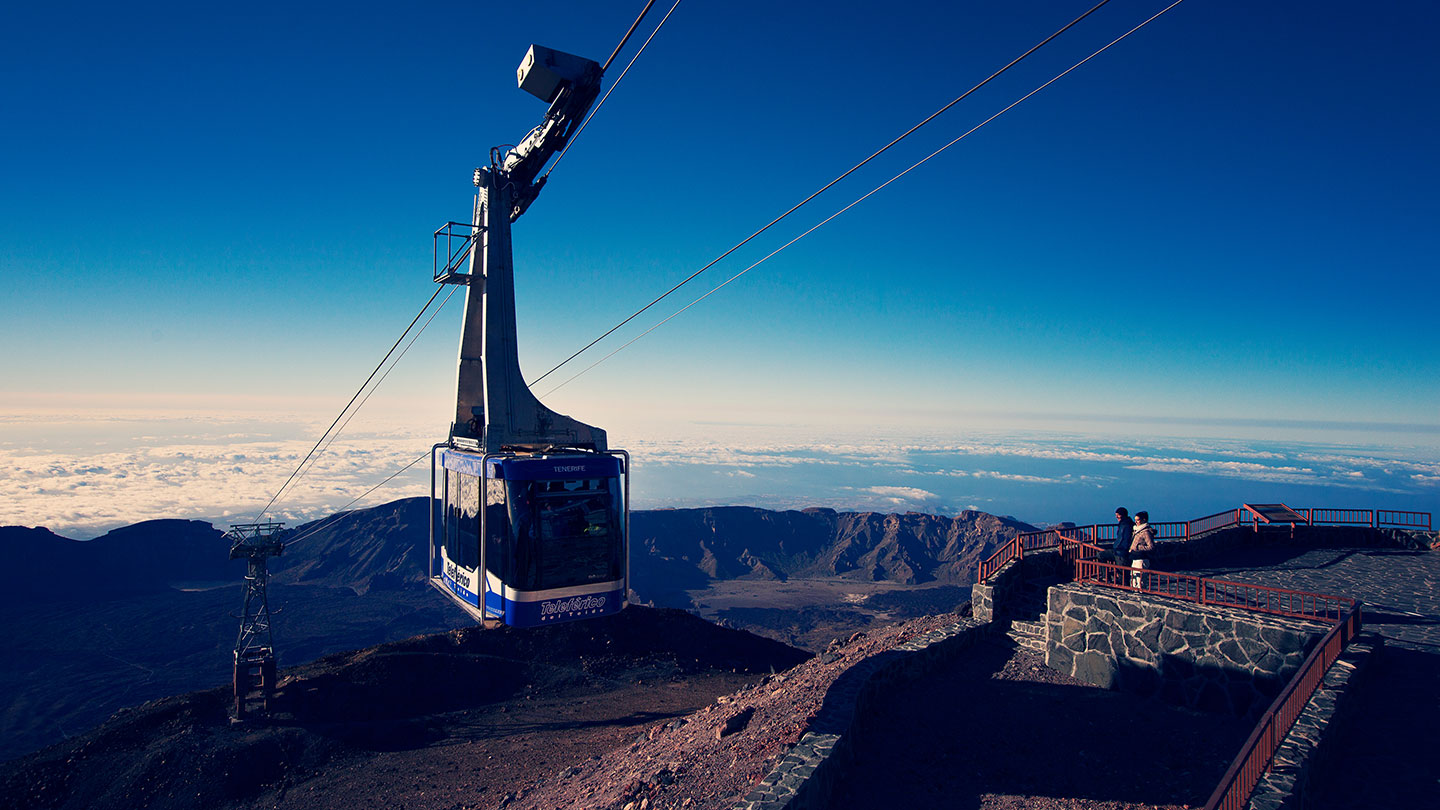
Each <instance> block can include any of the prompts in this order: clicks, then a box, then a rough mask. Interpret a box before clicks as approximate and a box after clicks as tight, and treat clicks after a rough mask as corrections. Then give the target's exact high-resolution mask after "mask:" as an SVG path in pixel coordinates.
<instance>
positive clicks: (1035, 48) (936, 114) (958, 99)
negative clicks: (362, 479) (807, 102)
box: [529, 0, 1110, 390]
mask: <svg viewBox="0 0 1440 810" xmlns="http://www.w3.org/2000/svg"><path fill="white" fill-rule="evenodd" d="M1109 2H1110V0H1100V2H1099V3H1096V4H1095V5H1094V6H1093V7H1091V8H1090V10H1089V11H1086V12H1085V13H1084V14H1081V15H1080V16H1079V17H1076V18H1075V19H1073V20H1071V21H1070V22H1069V23H1067V24H1066V25H1065V26H1064V27H1063V28H1061V29H1060V30H1058V31H1056V32H1055V33H1053V34H1051V35H1050V36H1048V37H1046V38H1045V39H1043V40H1041V41H1040V42H1038V43H1037V44H1035V45H1034V46H1032V47H1031V48H1030V49H1029V50H1028V51H1026V52H1024V53H1022V54H1020V55H1019V56H1017V57H1015V58H1014V59H1012V60H1010V62H1009V64H1007V65H1005V66H1004V67H1002V68H1000V69H999V70H997V71H995V72H994V73H991V74H990V75H989V76H987V77H985V79H984V80H983V81H981V82H980V83H979V84H977V85H975V86H974V87H972V88H970V89H969V90H966V91H965V92H964V93H961V94H960V95H959V96H957V97H956V98H955V99H954V100H953V101H951V102H950V103H949V104H946V105H945V106H944V107H941V108H940V109H938V110H936V111H935V112H933V113H931V114H930V115H929V116H927V117H926V118H925V120H923V121H921V122H920V123H918V124H916V125H915V126H913V127H911V128H909V129H907V130H905V132H904V133H902V134H901V135H900V136H899V137H897V138H895V140H893V141H891V142H889V143H887V144H885V145H884V146H882V147H880V148H879V149H877V150H876V151H875V153H874V154H872V155H870V157H867V158H865V159H864V160H862V161H860V162H859V163H856V164H855V165H854V166H851V167H850V168H849V169H848V170H847V171H846V172H845V173H844V174H842V175H840V176H839V177H837V178H835V179H834V180H831V181H830V182H828V183H826V184H825V185H823V186H821V187H820V189H819V190H818V191H816V192H815V193H814V194H811V195H810V196H808V197H806V198H805V199H803V200H801V201H800V202H798V203H796V204H795V205H794V206H792V207H791V208H790V210H788V211H786V212H785V213H783V214H781V215H780V216H778V217H776V218H774V219H772V220H770V222H769V224H767V225H766V226H765V227H763V228H761V229H760V230H758V231H756V232H754V233H752V234H750V235H749V236H747V237H745V239H744V240H743V241H741V242H739V243H738V244H736V245H735V246H734V247H732V248H730V249H729V250H727V251H725V252H724V253H722V254H720V255H719V256H716V257H715V258H714V259H712V260H711V261H710V262H709V263H708V264H706V265H705V266H704V267H701V268H700V269H699V270H696V271H695V272H693V273H691V274H690V275H688V276H686V277H685V279H684V280H682V281H681V282H680V283H679V284H676V285H675V286H674V287H671V288H670V289H668V290H666V291H665V292H663V293H661V294H660V295H659V296H658V297H657V298H655V300H653V301H651V302H650V303H648V304H646V305H645V306H643V307H641V308H640V309H638V310H636V311H635V312H634V313H633V314H632V315H630V317H628V318H626V319H625V320H623V321H621V322H620V323H617V324H615V325H614V326H612V327H610V329H609V330H607V331H606V332H605V334H603V335H601V336H599V337H597V338H595V339H594V340H592V341H590V342H589V343H587V344H585V345H584V346H582V347H580V350H579V351H577V352H575V353H574V354H572V355H570V356H569V357H567V358H565V359H564V360H561V361H560V362H559V363H557V364H556V365H555V367H554V368H552V369H550V370H549V371H547V372H545V373H544V374H541V375H540V376H539V377H536V378H535V379H533V380H531V381H530V383H529V384H530V385H534V384H535V383H538V382H540V381H541V380H543V379H545V378H546V377H549V376H550V375H551V374H554V373H555V372H556V371H558V370H560V367H561V366H564V365H565V364H567V363H569V362H570V361H571V360H574V359H575V358H577V357H579V356H580V355H582V354H584V353H585V352H586V351H588V350H589V349H590V348H591V347H592V346H594V345H595V344H596V343H599V342H600V341H602V340H604V339H605V338H607V337H610V336H611V335H613V334H615V332H617V331H618V330H619V329H620V328H621V327H623V326H625V325H626V324H628V323H630V322H631V321H633V320H635V319H636V318H638V317H640V315H642V314H644V312H645V311H646V310H648V309H650V308H651V307H653V306H655V305H656V304H658V303H660V302H661V301H663V300H665V299H666V298H667V297H669V296H670V294H671V293H673V292H675V291H676V290H678V289H680V288H681V287H684V286H685V285H686V284H689V283H690V282H691V281H693V280H694V279H695V278H696V277H697V276H699V275H700V274H701V273H703V272H705V271H706V270H709V269H710V268H711V267H714V266H715V265H717V264H719V263H720V262H721V261H723V260H724V259H725V258H726V257H727V256H729V255H730V254H732V253H734V252H735V251H737V250H739V249H740V248H742V247H744V246H745V245H747V244H749V243H750V242H751V240H753V239H755V237H757V236H759V235H760V234H762V233H765V232H766V231H768V230H770V228H771V227H772V226H774V225H776V224H778V223H779V222H780V220H782V219H785V218H786V217H788V216H790V215H791V214H793V213H795V212H796V211H798V210H800V209H801V208H803V207H804V206H805V205H806V204H807V203H809V202H810V201H811V200H813V199H815V198H816V197H819V196H820V195H821V194H824V193H825V192H826V191H829V190H830V188H831V187H833V186H834V185H835V184H836V183H839V182H840V181H841V180H844V179H845V178H847V177H849V176H850V175H852V174H854V173H855V172H857V171H859V170H860V168H861V167H863V166H865V164H867V163H869V162H870V161H872V160H874V159H875V158H877V157H880V155H882V154H884V153H885V152H887V151H889V150H890V148H891V147H893V146H895V145H896V144H898V143H900V142H901V141H903V140H905V139H906V138H908V137H910V136H911V135H912V134H914V133H915V131H916V130H918V129H920V128H921V127H923V126H925V125H926V124H928V123H930V122H931V121H933V120H935V119H936V118H938V117H940V116H941V115H942V114H944V113H945V111H946V110H949V109H950V108H951V107H954V106H955V105H956V104H959V103H960V102H961V101H963V100H965V98H966V97H968V96H970V95H971V94H973V93H974V92H975V91H977V90H979V89H980V88H982V87H984V86H985V85H987V84H989V83H990V82H991V81H993V80H994V79H995V78H997V77H998V76H1000V74H1002V73H1004V72H1005V71H1007V70H1009V69H1010V68H1012V67H1015V66H1016V65H1018V64H1019V63H1020V62H1021V61H1023V60H1024V59H1025V58H1026V57H1028V56H1030V55H1031V54H1033V53H1035V52H1036V51H1038V50H1040V49H1041V48H1043V47H1045V46H1046V45H1048V44H1049V43H1050V42H1051V41H1052V40H1054V39H1055V38H1056V37H1058V36H1060V35H1061V34H1063V33H1065V32H1066V31H1068V30H1070V29H1071V28H1073V27H1075V26H1076V25H1077V24H1079V23H1080V21H1081V20H1084V19H1085V18H1086V17H1089V16H1090V15H1091V14H1094V13H1095V12H1096V11H1099V10H1100V8H1101V7H1103V6H1105V5H1106V4H1108V3H1109ZM676 5H679V0H677V2H676ZM671 11H674V9H673V8H672V9H671ZM666 16H667V17H668V16H669V15H668V14H667V15H666ZM662 23H663V21H662ZM656 30H659V29H658V28H657V29H656ZM652 36H653V35H652ZM647 43H648V40H647ZM636 56H639V54H636ZM626 69H627V70H628V69H629V68H628V67H627V68H626ZM621 75H622V76H623V75H624V74H621ZM616 84H619V82H618V81H617V82H616ZM612 89H613V88H612ZM575 134H577V135H578V134H580V133H579V132H578V131H577V132H576V133H575ZM572 143H573V141H572ZM560 154H561V155H562V156H563V155H564V152H561V153H560ZM558 162H559V158H556V163H558ZM552 168H553V164H552ZM567 382H568V381H567ZM552 390H553V389H552Z"/></svg>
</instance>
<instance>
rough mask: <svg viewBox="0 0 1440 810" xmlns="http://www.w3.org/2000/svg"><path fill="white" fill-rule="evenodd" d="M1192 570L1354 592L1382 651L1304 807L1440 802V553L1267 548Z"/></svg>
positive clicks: (1329, 809)
mask: <svg viewBox="0 0 1440 810" xmlns="http://www.w3.org/2000/svg"><path fill="white" fill-rule="evenodd" d="M1188 572H1189V573H1195V574H1200V575H1202V576H1212V577H1218V578H1221V579H1232V580H1236V581H1239V582H1252V583H1255V584H1259V585H1272V586H1276V587H1284V588H1293V589H1296V590H1306V591H1314V592H1317V593H1327V594H1334V595H1337V596H1350V597H1354V598H1356V599H1359V600H1361V601H1362V602H1363V603H1364V604H1363V606H1362V607H1361V621H1362V623H1363V624H1364V629H1365V631H1366V632H1371V633H1378V634H1379V635H1382V636H1384V637H1385V650H1384V652H1383V654H1382V655H1381V656H1379V659H1378V660H1377V661H1376V662H1375V666H1374V668H1373V669H1372V671H1371V672H1370V673H1369V677H1368V679H1367V680H1366V681H1365V683H1364V684H1363V685H1362V687H1361V690H1360V692H1358V693H1357V700H1356V703H1355V710H1356V711H1355V713H1354V715H1353V716H1352V719H1353V723H1352V725H1351V726H1350V727H1349V729H1348V730H1347V731H1346V732H1345V736H1344V745H1343V748H1342V750H1341V751H1340V752H1338V753H1339V755H1338V756H1337V757H1336V758H1334V759H1332V760H1331V761H1330V764H1329V765H1327V766H1326V768H1325V769H1324V776H1323V781H1322V782H1321V783H1320V784H1319V785H1318V787H1319V788H1320V791H1321V792H1320V795H1319V796H1318V798H1319V802H1318V803H1315V804H1311V805H1307V807H1312V808H1315V810H1340V809H1341V808H1347V810H1348V808H1365V807H1384V808H1395V807H1435V806H1437V802H1440V799H1437V797H1440V764H1437V760H1436V757H1435V743H1436V733H1437V730H1440V552H1434V551H1407V550H1403V549H1378V548H1325V549H1303V548H1295V547H1284V546H1271V547H1265V548H1258V549H1246V550H1240V551H1235V552H1230V553H1228V554H1226V555H1223V556H1221V557H1216V558H1212V559H1210V560H1207V561H1206V565H1205V566H1203V567H1196V568H1192V569H1189V571H1188Z"/></svg>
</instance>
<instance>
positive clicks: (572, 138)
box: [544, 0, 680, 178]
mask: <svg viewBox="0 0 1440 810" xmlns="http://www.w3.org/2000/svg"><path fill="white" fill-rule="evenodd" d="M653 5H655V0H650V2H649V3H648V4H646V6H645V10H644V11H641V12H640V17H641V18H643V17H644V16H645V13H646V12H648V11H649V10H650V6H653ZM679 7H680V0H675V5H673V6H671V7H670V10H669V11H667V12H665V16H664V17H661V18H660V24H659V25H657V26H655V30H654V31H651V32H650V36H648V37H646V38H645V41H644V42H642V43H641V44H640V50H638V51H636V52H635V55H634V56H632V57H630V63H629V64H627V65H626V66H625V69H624V70H622V71H620V76H619V77H618V78H616V79H615V81H614V83H612V84H611V85H610V89H608V90H606V91H605V95H603V96H601V97H600V101H599V103H597V104H596V105H595V107H594V108H593V109H591V110H590V114H589V115H587V116H585V120H584V121H581V122H580V127H579V129H576V130H575V134H574V135H571V136H570V140H569V142H567V143H566V144H565V148H564V149H561V150H560V154H558V155H556V156H555V160H554V161H552V162H551V163H550V168H548V169H546V170H545V175H544V177H545V178H549V177H550V172H553V171H555V167H556V166H559V165H560V161H562V160H564V159H565V153H566V152H569V151H570V147H571V146H574V145H575V140H576V139H577V138H579V137H580V133H582V132H584V131H585V127H586V126H588V125H589V124H590V120H591V119H593V118H594V117H595V113H598V112H600V108H601V107H604V106H605V99H607V98H610V94H611V93H613V92H615V88H617V87H619V86H620V82H622V81H624V80H625V74H626V73H629V72H630V68H631V67H632V66H634V64H635V60H637V59H639V58H640V54H642V53H644V52H645V48H646V47H647V46H649V45H650V40H652V39H654V38H655V35H656V34H658V33H660V29H661V28H664V27H665V21H666V20H668V19H670V15H671V14H674V13H675V9H677V8H679ZM639 24H640V19H639V18H637V19H636V20H635V25H632V26H630V30H629V31H628V32H626V34H625V38H624V39H622V40H620V44H619V45H617V46H616V47H615V53H612V54H610V58H609V59H607V60H605V67H603V68H600V72H601V73H604V72H605V68H608V67H610V63H611V62H613V61H614V60H615V57H616V56H617V55H618V54H619V53H620V49H621V48H623V47H625V40H627V39H629V38H630V34H631V33H634V31H635V26H637V25H639Z"/></svg>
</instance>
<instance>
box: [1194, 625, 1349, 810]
mask: <svg viewBox="0 0 1440 810" xmlns="http://www.w3.org/2000/svg"><path fill="white" fill-rule="evenodd" d="M1359 632H1360V606H1359V605H1358V604H1357V605H1353V606H1352V607H1351V608H1350V610H1349V611H1348V612H1347V613H1346V614H1345V615H1344V616H1343V617H1341V619H1340V620H1339V621H1338V622H1337V623H1336V624H1335V626H1334V627H1332V628H1331V629H1330V632H1329V633H1327V634H1326V635H1325V637H1324V638H1323V639H1321V640H1320V643H1319V644H1317V645H1315V649H1314V650H1312V651H1311V652H1310V655H1309V656H1308V657H1307V658H1306V659H1305V663H1303V664H1301V665H1300V669H1299V671H1298V672H1296V673H1295V677H1293V678H1291V679H1290V683H1288V684H1286V686H1285V689H1284V690H1282V691H1281V692H1280V694H1279V695H1278V696H1277V697H1276V698H1275V701H1274V702H1273V703H1271V704H1270V707H1269V708H1268V709H1266V710H1265V714H1263V715H1261V717H1260V722H1259V723H1258V724H1257V725H1256V726H1255V730H1254V731H1253V732H1251V733H1250V737H1249V739H1247V740H1245V744H1244V745H1242V746H1240V753H1239V754H1238V755H1237V756H1236V757H1235V760H1234V761H1233V762H1231V763H1230V768H1229V769H1228V770H1226V771H1225V775H1224V776H1223V777H1221V778H1220V784H1219V785H1217V786H1216V787H1215V792H1214V793H1212V794H1211V795H1210V800H1209V801H1208V802H1206V803H1205V810H1241V808H1244V807H1246V806H1247V805H1248V804H1249V802H1250V794H1251V792H1252V791H1254V790H1255V785H1256V784H1258V783H1259V782H1260V777H1262V776H1264V775H1265V772H1266V771H1268V770H1270V763H1271V761H1272V760H1274V758H1275V752H1276V751H1277V750H1279V748H1280V743H1281V742H1283V741H1284V739H1285V735H1287V734H1289V733H1290V729H1291V727H1293V726H1294V725H1295V721H1296V719H1297V718H1299V717H1300V713H1301V712H1303V711H1304V710H1305V705H1306V704H1307V703H1309V702H1310V698H1311V696H1313V695H1314V694H1315V692H1316V690H1318V689H1319V688H1320V684H1321V683H1322V682H1323V681H1324V679H1325V673H1326V672H1328V671H1329V670H1330V665H1331V664H1334V663H1335V661H1336V659H1338V658H1339V657H1340V654H1341V653H1342V652H1343V651H1344V650H1345V647H1346V646H1347V645H1349V643H1350V640H1351V639H1353V638H1355V636H1356V635H1357V634H1359Z"/></svg>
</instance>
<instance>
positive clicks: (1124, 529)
mask: <svg viewBox="0 0 1440 810" xmlns="http://www.w3.org/2000/svg"><path fill="white" fill-rule="evenodd" d="M1115 521H1116V526H1115V545H1114V546H1112V548H1113V549H1114V550H1115V563H1116V564H1117V565H1129V564H1130V560H1129V558H1128V557H1127V556H1126V555H1128V554H1129V553H1130V538H1131V537H1132V536H1133V535H1134V533H1135V521H1133V520H1131V519H1130V510H1128V509H1126V508H1125V507H1123V506H1117V507H1115Z"/></svg>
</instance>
